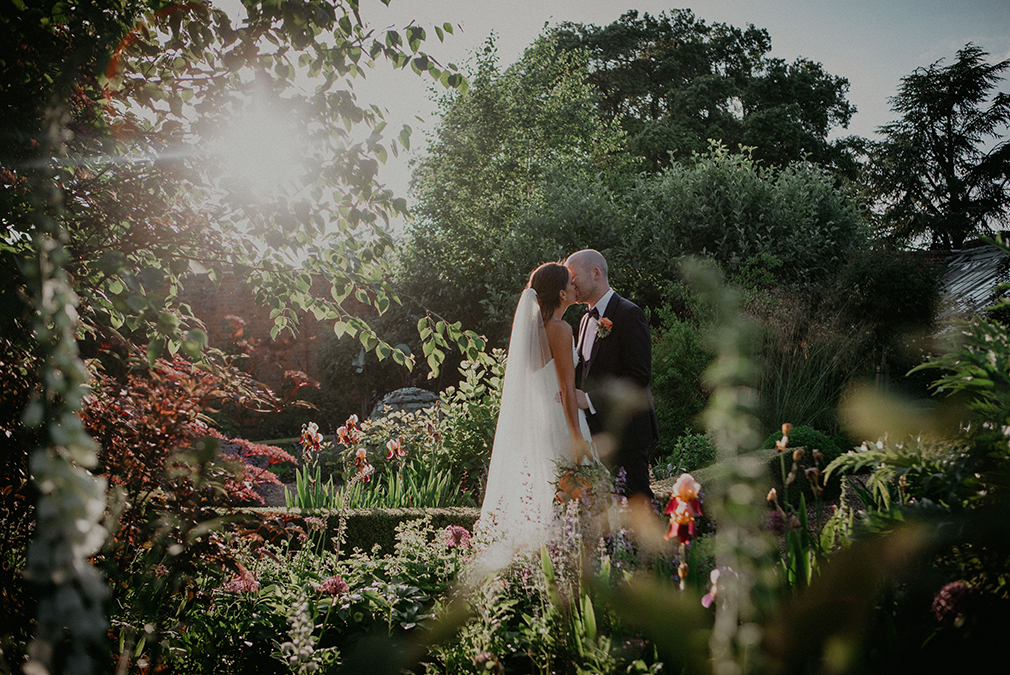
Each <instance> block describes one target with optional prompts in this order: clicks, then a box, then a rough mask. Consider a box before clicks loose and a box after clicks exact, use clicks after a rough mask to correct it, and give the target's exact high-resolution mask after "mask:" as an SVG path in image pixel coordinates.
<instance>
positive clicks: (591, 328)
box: [582, 288, 614, 415]
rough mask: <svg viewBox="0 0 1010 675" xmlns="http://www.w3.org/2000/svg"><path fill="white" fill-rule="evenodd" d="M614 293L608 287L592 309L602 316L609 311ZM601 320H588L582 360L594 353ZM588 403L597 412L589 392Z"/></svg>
mask: <svg viewBox="0 0 1010 675" xmlns="http://www.w3.org/2000/svg"><path fill="white" fill-rule="evenodd" d="M613 295H614V289H613V288H608V289H607V292H606V293H604V294H603V296H602V297H601V298H600V299H599V300H598V301H597V302H596V304H595V305H593V306H592V307H590V308H589V309H592V308H593V307H595V308H596V309H597V311H599V313H600V316H601V317H602V316H603V314H604V312H606V311H607V305H608V304H609V303H610V298H611V297H613ZM599 323H600V322H599V321H597V320H596V319H594V318H593V317H589V319H588V320H587V321H586V332H585V333H584V334H583V336H582V360H583V361H588V360H589V357H590V356H592V354H593V345H594V344H596V326H597V325H599ZM586 403H588V404H589V413H590V414H592V415H595V414H596V408H594V407H593V402H592V400H590V398H589V394H586Z"/></svg>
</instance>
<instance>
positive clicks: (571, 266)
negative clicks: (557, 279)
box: [565, 248, 610, 305]
mask: <svg viewBox="0 0 1010 675" xmlns="http://www.w3.org/2000/svg"><path fill="white" fill-rule="evenodd" d="M565 267H567V268H568V272H569V273H570V274H571V275H572V285H573V286H575V293H576V299H577V301H578V302H586V303H589V304H590V305H594V304H596V301H597V300H599V299H600V298H601V297H603V294H604V293H606V292H607V289H609V288H610V281H609V280H608V277H607V259H606V258H604V257H603V255H602V254H601V253H600V252H599V251H595V250H593V249H591V248H587V249H583V250H581V251H576V252H575V253H573V254H571V255H570V256H568V260H566V261H565Z"/></svg>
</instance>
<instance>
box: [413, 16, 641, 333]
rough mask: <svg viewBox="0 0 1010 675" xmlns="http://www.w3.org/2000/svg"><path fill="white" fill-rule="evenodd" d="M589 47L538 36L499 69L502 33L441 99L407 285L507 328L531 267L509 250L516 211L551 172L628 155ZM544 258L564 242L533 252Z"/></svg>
mask: <svg viewBox="0 0 1010 675" xmlns="http://www.w3.org/2000/svg"><path fill="white" fill-rule="evenodd" d="M587 75H588V72H587V70H586V55H585V53H584V52H579V51H572V52H565V53H562V54H560V57H559V54H558V51H557V48H556V45H555V40H554V38H553V37H549V36H544V37H540V38H538V39H537V40H536V41H535V42H534V43H533V44H532V45H531V46H530V47H528V48H527V49H526V51H525V52H524V54H523V55H522V57H520V59H519V60H518V61H517V62H516V63H514V64H513V65H511V66H509V67H508V68H506V69H505V70H504V71H502V70H500V68H499V65H498V56H497V51H496V49H495V43H494V37H493V36H492V37H491V38H489V40H488V42H487V44H486V46H485V48H484V50H483V52H481V53H480V54H478V56H477V62H476V67H475V72H474V73H473V75H472V77H471V85H470V87H469V89H468V90H467V91H466V92H456V93H449V94H447V95H446V96H445V97H443V99H442V100H441V101H440V102H439V106H440V108H441V118H440V120H439V123H438V126H437V128H436V130H435V133H434V137H433V138H432V140H431V142H430V145H429V148H428V152H427V154H426V155H425V156H424V157H423V158H422V159H421V160H420V161H418V163H417V164H416V165H415V167H414V173H413V179H412V186H413V190H414V191H415V194H416V196H417V203H418V205H417V209H416V216H417V220H416V222H415V223H414V224H413V225H412V226H411V228H410V229H409V231H408V233H407V238H406V242H405V244H404V245H403V247H402V249H401V255H400V258H401V272H400V274H398V278H399V279H400V280H401V283H402V285H401V286H400V288H401V290H402V292H403V293H404V294H407V295H410V296H412V297H415V298H417V299H418V300H419V301H420V302H421V304H422V305H423V306H426V307H430V308H432V309H435V310H437V311H438V312H439V313H442V314H445V315H447V316H453V317H458V318H460V319H461V320H462V321H463V322H464V324H466V325H470V326H480V327H481V331H482V332H485V333H486V334H487V335H500V334H502V332H504V333H505V335H506V336H507V330H508V326H509V324H510V323H511V312H512V309H513V308H514V307H515V301H516V298H517V297H518V293H519V292H520V291H521V289H522V287H523V285H524V284H525V283H526V278H525V275H528V274H529V272H530V270H531V269H532V267H526V266H525V265H526V262H527V260H528V257H529V256H525V255H524V256H522V259H521V260H517V259H514V258H510V257H508V256H506V255H504V249H505V247H506V246H507V242H509V241H511V240H512V239H513V238H514V234H513V223H514V221H515V218H516V217H517V216H518V215H519V214H521V213H523V212H524V211H525V210H526V209H527V208H529V207H530V206H531V205H533V204H538V203H541V202H542V201H543V199H544V181H545V177H546V176H548V175H549V174H551V173H552V172H554V171H558V170H563V171H565V172H571V173H573V174H577V173H580V172H596V171H600V170H606V169H607V168H608V167H610V166H612V165H614V164H615V163H619V162H620V161H621V158H622V155H621V154H620V151H621V149H622V134H621V132H620V129H619V127H618V125H617V124H616V123H607V122H605V121H603V120H601V119H600V117H599V115H598V114H597V108H596V98H597V95H596V93H595V91H594V90H593V88H592V87H591V86H590V85H589V84H588V83H587V81H586V80H587ZM531 253H532V254H533V256H534V257H535V259H537V260H539V261H540V262H543V261H544V260H546V259H548V258H552V257H555V258H556V257H557V256H559V255H561V252H558V251H556V250H554V249H548V250H541V251H535V252H531Z"/></svg>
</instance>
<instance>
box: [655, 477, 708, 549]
mask: <svg viewBox="0 0 1010 675" xmlns="http://www.w3.org/2000/svg"><path fill="white" fill-rule="evenodd" d="M700 491H701V484H700V483H699V482H698V481H696V480H695V479H694V477H693V476H692V475H691V474H689V473H685V474H681V476H680V478H678V479H677V482H676V483H674V485H673V496H671V497H670V502H669V503H668V504H667V505H666V509H665V510H664V511H663V513H665V514H666V515H668V516H670V529H669V530H668V531H667V533H666V535H664V538H665V539H667V540H670V539H673V538H674V537H676V538H677V541H679V542H680V543H681V544H686V543H687V542H689V541H691V540H692V539H693V538H694V523H695V519H696V518H697V517H698V516H700V515H702V513H701V499H699V498H698V494H699V492H700Z"/></svg>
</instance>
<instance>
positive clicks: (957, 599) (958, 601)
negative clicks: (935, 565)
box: [933, 581, 975, 627]
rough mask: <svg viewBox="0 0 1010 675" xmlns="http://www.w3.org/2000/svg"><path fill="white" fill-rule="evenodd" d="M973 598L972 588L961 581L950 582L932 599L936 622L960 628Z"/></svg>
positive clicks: (973, 591)
mask: <svg viewBox="0 0 1010 675" xmlns="http://www.w3.org/2000/svg"><path fill="white" fill-rule="evenodd" d="M974 596H975V588H974V587H972V586H969V585H968V584H966V583H964V582H963V581H952V582H950V583H949V584H947V585H946V586H944V587H943V588H941V589H940V590H939V592H938V593H937V594H936V596H935V597H934V598H933V614H935V615H936V620H937V621H939V622H940V623H944V624H953V625H954V626H957V627H960V626H961V625H963V624H964V621H965V617H966V615H967V614H968V611H969V609H970V605H971V604H972V600H973V598H974Z"/></svg>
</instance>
